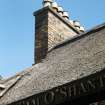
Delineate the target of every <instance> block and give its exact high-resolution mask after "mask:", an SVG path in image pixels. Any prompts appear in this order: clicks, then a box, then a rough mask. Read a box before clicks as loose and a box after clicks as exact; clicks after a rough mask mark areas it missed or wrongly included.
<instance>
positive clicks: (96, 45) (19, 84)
mask: <svg viewBox="0 0 105 105" xmlns="http://www.w3.org/2000/svg"><path fill="white" fill-rule="evenodd" d="M103 68H105V24H102V25H100V26H98V27H95V28H94V29H92V30H90V31H88V32H85V33H84V34H81V35H79V36H77V37H75V38H73V39H68V40H66V41H65V42H63V43H60V44H59V45H57V46H55V47H54V48H53V49H52V50H51V51H50V52H49V53H48V55H47V57H46V58H45V59H44V60H43V61H42V62H41V63H39V64H36V65H34V66H32V67H30V68H28V69H26V70H24V71H23V72H21V73H18V74H17V75H15V76H13V77H11V78H9V79H7V80H5V81H4V82H3V84H6V83H7V84H8V83H9V86H10V85H12V84H13V85H12V87H11V88H9V89H8V91H6V93H5V94H3V96H2V97H1V98H0V105H6V104H9V103H12V102H15V101H18V100H20V99H24V98H26V97H29V96H31V95H34V94H38V93H40V92H43V91H46V90H48V89H51V88H53V87H57V86H60V85H62V84H66V83H68V82H71V81H73V80H77V79H79V78H83V77H85V76H88V75H90V74H93V73H96V72H98V71H100V70H102V69H103ZM17 77H19V79H17ZM15 80H16V81H15ZM11 81H12V82H11ZM13 81H15V82H16V83H15V84H14V82H13Z"/></svg>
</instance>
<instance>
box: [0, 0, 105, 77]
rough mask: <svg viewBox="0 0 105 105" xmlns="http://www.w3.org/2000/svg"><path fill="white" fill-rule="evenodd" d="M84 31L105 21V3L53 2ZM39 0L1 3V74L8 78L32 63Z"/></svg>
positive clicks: (99, 0)
mask: <svg viewBox="0 0 105 105" xmlns="http://www.w3.org/2000/svg"><path fill="white" fill-rule="evenodd" d="M56 1H57V3H58V4H59V5H60V6H62V7H63V9H64V10H65V11H68V12H69V15H70V19H72V20H79V21H80V23H81V25H83V26H84V27H85V29H86V30H89V29H91V28H92V27H94V26H96V25H99V24H102V23H104V22H105V12H104V11H105V0H56ZM41 8H42V0H0V75H2V76H3V77H4V78H8V77H10V76H12V75H14V74H15V73H17V72H20V71H22V70H24V69H25V68H28V67H30V66H32V64H33V63H34V32H35V30H34V24H35V19H34V16H33V12H34V11H36V10H38V9H41Z"/></svg>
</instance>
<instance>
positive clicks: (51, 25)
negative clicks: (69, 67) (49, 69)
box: [34, 7, 79, 63]
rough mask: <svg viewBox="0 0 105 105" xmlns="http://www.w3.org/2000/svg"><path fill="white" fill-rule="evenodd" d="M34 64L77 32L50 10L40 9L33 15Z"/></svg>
mask: <svg viewBox="0 0 105 105" xmlns="http://www.w3.org/2000/svg"><path fill="white" fill-rule="evenodd" d="M34 16H35V18H36V22H35V54H34V55H35V57H34V58H35V59H34V60H35V63H39V62H41V60H42V59H44V58H45V56H46V55H47V52H48V50H50V49H51V48H53V47H54V46H56V45H57V44H58V43H60V42H62V41H64V40H66V39H68V38H70V37H73V36H75V35H77V34H78V33H79V32H78V31H77V30H76V29H75V28H74V27H73V26H71V25H70V24H69V23H68V21H66V20H65V19H64V18H62V17H61V16H60V15H59V14H58V13H57V12H54V11H53V10H52V9H51V8H49V7H47V8H42V9H41V10H39V11H37V12H35V13H34Z"/></svg>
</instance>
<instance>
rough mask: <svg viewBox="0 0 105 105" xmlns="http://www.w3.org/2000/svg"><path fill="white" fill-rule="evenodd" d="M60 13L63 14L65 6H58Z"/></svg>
mask: <svg viewBox="0 0 105 105" xmlns="http://www.w3.org/2000/svg"><path fill="white" fill-rule="evenodd" d="M58 13H59V14H60V15H61V16H63V8H62V7H61V6H59V7H58Z"/></svg>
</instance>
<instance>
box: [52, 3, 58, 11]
mask: <svg viewBox="0 0 105 105" xmlns="http://www.w3.org/2000/svg"><path fill="white" fill-rule="evenodd" d="M52 8H53V10H54V11H55V12H57V11H58V4H57V3H56V2H53V3H52Z"/></svg>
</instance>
